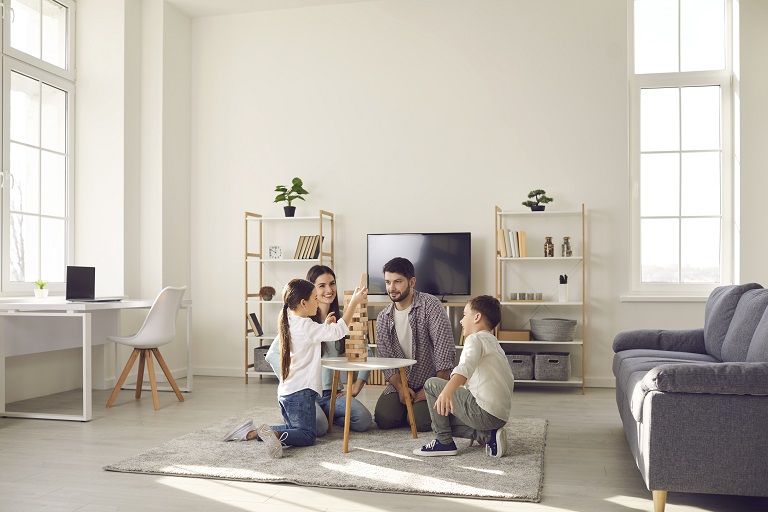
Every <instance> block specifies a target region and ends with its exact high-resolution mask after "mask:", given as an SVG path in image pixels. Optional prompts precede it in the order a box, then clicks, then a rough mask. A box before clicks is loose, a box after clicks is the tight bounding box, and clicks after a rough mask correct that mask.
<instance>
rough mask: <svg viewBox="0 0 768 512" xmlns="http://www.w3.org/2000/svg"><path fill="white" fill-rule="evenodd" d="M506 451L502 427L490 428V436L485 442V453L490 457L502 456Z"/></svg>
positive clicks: (504, 433) (505, 437) (504, 434)
mask: <svg viewBox="0 0 768 512" xmlns="http://www.w3.org/2000/svg"><path fill="white" fill-rule="evenodd" d="M505 451H507V433H506V431H505V430H504V427H501V428H498V429H496V430H491V438H490V439H489V440H488V442H487V443H485V453H486V454H487V455H490V456H491V457H503V456H504V452H505Z"/></svg>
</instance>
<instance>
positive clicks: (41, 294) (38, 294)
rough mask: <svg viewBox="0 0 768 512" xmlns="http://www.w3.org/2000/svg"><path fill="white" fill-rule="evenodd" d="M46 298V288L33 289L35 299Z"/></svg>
mask: <svg viewBox="0 0 768 512" xmlns="http://www.w3.org/2000/svg"><path fill="white" fill-rule="evenodd" d="M46 297H48V288H35V298H36V299H44V298H46Z"/></svg>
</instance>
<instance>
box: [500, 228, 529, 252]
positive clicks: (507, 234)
mask: <svg viewBox="0 0 768 512" xmlns="http://www.w3.org/2000/svg"><path fill="white" fill-rule="evenodd" d="M498 239H499V247H498V248H497V251H498V254H499V256H501V257H502V258H527V257H528V243H527V242H526V239H525V231H515V230H514V229H499V236H498Z"/></svg>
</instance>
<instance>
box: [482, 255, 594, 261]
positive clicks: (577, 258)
mask: <svg viewBox="0 0 768 512" xmlns="http://www.w3.org/2000/svg"><path fill="white" fill-rule="evenodd" d="M497 258H498V259H499V261H581V260H583V259H584V257H583V256H568V257H563V256H555V257H552V258H550V257H544V256H525V257H523V258H502V257H500V256H497Z"/></svg>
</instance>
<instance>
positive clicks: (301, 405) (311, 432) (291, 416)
mask: <svg viewBox="0 0 768 512" xmlns="http://www.w3.org/2000/svg"><path fill="white" fill-rule="evenodd" d="M317 396H318V395H317V392H315V391H313V390H311V389H301V390H299V391H296V392H295V393H291V394H290V395H283V396H278V397H277V403H278V404H280V412H282V413H283V419H284V420H285V425H279V426H274V427H272V430H274V431H275V432H277V435H278V437H279V438H281V439H282V441H283V445H285V446H312V445H313V444H315V441H316V439H317V435H316V434H315V410H316V408H315V400H316V399H317ZM283 434H285V437H284V438H283Z"/></svg>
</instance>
